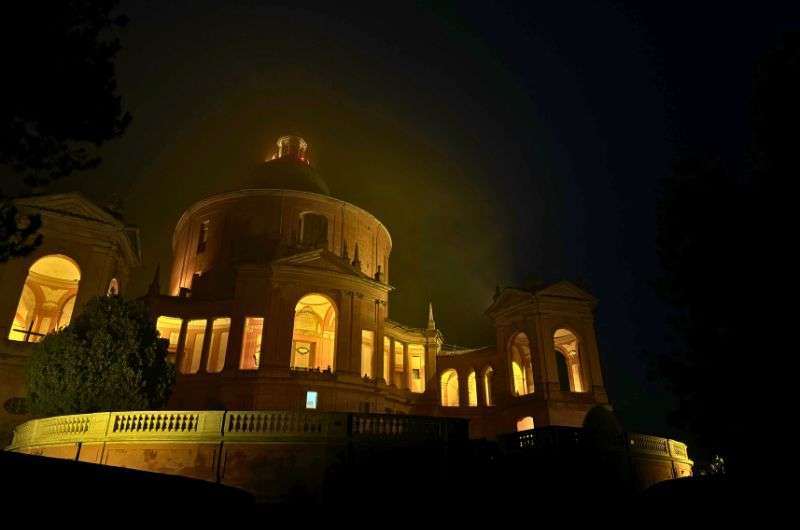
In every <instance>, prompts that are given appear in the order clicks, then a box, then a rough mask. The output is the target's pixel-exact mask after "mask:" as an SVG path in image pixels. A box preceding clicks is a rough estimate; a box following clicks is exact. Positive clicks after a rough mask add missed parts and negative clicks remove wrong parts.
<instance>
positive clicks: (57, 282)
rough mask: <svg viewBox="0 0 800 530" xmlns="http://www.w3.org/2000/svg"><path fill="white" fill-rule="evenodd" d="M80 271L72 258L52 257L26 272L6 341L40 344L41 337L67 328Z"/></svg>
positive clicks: (40, 261) (43, 259) (37, 262)
mask: <svg viewBox="0 0 800 530" xmlns="http://www.w3.org/2000/svg"><path fill="white" fill-rule="evenodd" d="M80 279H81V271H80V268H79V267H78V264H77V263H76V262H75V260H73V259H72V258H69V257H67V256H64V255H61V254H51V255H49V256H44V257H42V258H39V259H38V260H36V262H35V263H34V264H33V265H31V267H30V268H29V269H28V276H27V278H25V283H24V285H23V287H22V294H21V295H20V297H19V303H18V304H17V311H16V313H15V314H14V320H13V321H12V323H11V330H10V331H9V333H8V339H9V340H15V341H22V342H39V341H40V340H41V339H42V337H43V336H45V335H47V334H48V333H50V332H51V331H54V330H56V329H58V328H62V327H64V326H66V325H67V324H69V322H70V320H71V319H72V312H73V310H74V308H75V297H76V296H77V294H78V284H79V283H80Z"/></svg>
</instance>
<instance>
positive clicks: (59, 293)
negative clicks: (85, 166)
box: [0, 193, 140, 443]
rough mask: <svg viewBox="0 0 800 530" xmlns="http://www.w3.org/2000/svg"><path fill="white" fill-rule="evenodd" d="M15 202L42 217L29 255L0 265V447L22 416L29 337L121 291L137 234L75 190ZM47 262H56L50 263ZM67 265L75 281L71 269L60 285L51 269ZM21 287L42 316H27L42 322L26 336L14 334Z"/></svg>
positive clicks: (133, 263) (31, 325)
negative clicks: (36, 296) (35, 293)
mask: <svg viewBox="0 0 800 530" xmlns="http://www.w3.org/2000/svg"><path fill="white" fill-rule="evenodd" d="M15 204H17V206H18V208H19V210H20V212H22V213H40V214H41V217H42V227H41V230H40V232H41V234H42V235H43V236H44V237H43V242H42V245H41V246H40V247H39V248H37V249H36V250H35V251H34V252H33V253H31V254H30V255H28V256H25V257H20V258H14V259H12V260H10V261H8V262H6V263H3V264H0V443H7V442H8V440H9V439H10V434H11V429H12V428H13V426H14V425H15V424H17V423H20V422H21V421H24V419H25V418H26V417H25V416H23V415H18V414H15V413H13V412H12V411H13V410H14V408H15V407H14V402H15V401H16V402H17V403H18V402H19V400H18V398H21V397H23V396H25V395H26V394H27V391H26V389H25V365H26V363H27V360H28V357H29V355H30V347H31V346H32V344H31V342H33V341H35V340H39V339H40V337H41V335H36V334H33V333H29V332H36V333H38V332H40V331H41V332H45V333H46V332H48V331H52V330H53V329H56V328H57V327H58V326H59V324H61V325H63V324H65V323H66V319H65V318H64V317H65V315H66V314H67V313H71V314H77V312H79V311H80V309H81V307H82V306H83V305H84V304H85V303H86V301H87V300H88V299H89V298H91V297H93V296H98V295H105V294H107V293H108V291H109V288H110V286H111V285H112V284H113V285H115V287H116V288H117V289H118V290H119V291H121V292H122V293H125V292H126V290H127V287H128V279H129V277H130V271H131V269H132V268H134V267H138V266H139V264H140V255H139V239H138V232H137V231H136V230H135V229H132V228H130V227H127V226H126V225H125V224H124V223H122V222H121V221H120V220H119V219H118V218H117V217H115V216H113V215H111V214H110V213H109V212H108V211H106V210H104V209H102V208H100V207H99V206H97V205H96V204H94V203H92V202H91V201H89V200H88V199H86V198H85V197H83V196H82V195H80V194H78V193H64V194H55V195H46V196H39V197H31V198H22V199H17V200H16V201H15ZM47 257H56V258H55V259H52V260H49V262H48V260H47V259H46V258H47ZM42 258H45V259H44V260H43V259H42ZM67 262H68V263H70V264H71V266H74V267H75V268H76V269H77V272H78V273H79V278H80V281H79V282H72V281H66V280H72V279H74V276H75V272H76V271H71V272H70V273H69V274H67V278H66V280H65V279H64V278H59V273H58V271H56V270H55V269H56V268H57V267H55V268H54V267H53V266H51V265H53V263H56V264H58V263H67ZM37 263H38V264H44V265H45V266H44V268H43V269H41V270H38V273H37V271H31V269H32V267H34V264H37ZM114 280H116V281H114ZM26 282H27V283H28V284H29V285H30V284H31V282H33V283H35V284H36V285H34V288H38V289H40V290H41V291H42V302H43V304H42V307H41V308H40V309H41V311H34V313H33V315H31V316H34V315H35V316H36V318H37V319H39V320H40V321H39V322H31V321H28V320H26V321H25V323H26V324H27V325H28V327H27V328H26V329H25V331H21V332H13V331H12V330H13V329H22V328H20V327H19V326H15V324H17V325H19V324H21V319H20V318H18V317H17V313H18V309H19V308H20V295H21V294H22V293H23V289H24V286H25V285H26ZM73 294H74V295H75V296H74V297H73ZM23 298H24V297H23ZM68 298H69V299H68ZM54 301H56V302H59V303H52V302H54ZM33 305H36V304H33ZM23 313H26V311H25V310H24V308H23ZM45 318H47V319H49V322H44V321H43V320H44V319H45ZM59 320H60V322H58V321H59ZM10 339H12V340H10ZM9 409H11V410H9Z"/></svg>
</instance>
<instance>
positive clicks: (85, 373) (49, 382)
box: [28, 296, 175, 415]
mask: <svg viewBox="0 0 800 530" xmlns="http://www.w3.org/2000/svg"><path fill="white" fill-rule="evenodd" d="M166 348H167V344H166V341H164V340H163V339H159V338H158V332H157V331H156V328H155V323H154V321H153V319H152V318H151V317H150V315H149V313H148V312H147V309H146V307H145V306H144V304H143V303H142V302H140V301H126V300H124V299H122V298H121V297H118V296H102V297H96V298H93V299H92V300H90V301H89V302H88V303H87V304H86V306H85V308H84V310H83V312H82V313H81V314H80V315H78V316H77V317H76V318H73V321H72V323H70V325H68V326H67V327H65V328H63V329H61V330H59V331H57V332H55V333H51V334H49V335H47V336H45V337H44V339H43V340H42V341H41V342H39V343H38V344H36V346H35V347H34V349H33V353H32V355H31V359H30V363H29V365H28V389H29V400H28V405H29V407H30V409H31V412H33V413H34V414H40V415H58V414H73V413H85V412H97V411H108V410H111V411H113V410H149V409H153V408H160V407H162V406H163V405H164V404H165V403H166V401H167V399H168V397H169V393H170V390H171V387H172V383H173V382H174V379H175V370H174V366H173V365H172V364H170V363H168V362H167V360H166V354H167V351H166Z"/></svg>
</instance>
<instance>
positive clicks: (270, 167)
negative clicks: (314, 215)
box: [246, 136, 330, 195]
mask: <svg viewBox="0 0 800 530" xmlns="http://www.w3.org/2000/svg"><path fill="white" fill-rule="evenodd" d="M307 153H308V144H307V143H306V142H305V140H303V139H302V138H300V137H299V136H283V137H281V138H279V139H278V141H277V142H276V149H275V153H274V154H273V156H272V159H270V160H267V161H266V162H263V163H261V164H259V165H258V166H256V167H255V168H254V169H253V171H252V173H251V174H250V178H249V179H248V180H247V182H246V184H247V186H248V187H253V188H266V189H280V190H297V191H310V192H312V193H320V194H322V195H330V189H329V188H328V185H327V184H326V183H325V181H324V180H322V178H321V177H320V176H319V174H318V173H317V171H316V170H315V169H314V168H313V167H312V166H311V164H309V162H308V158H307V156H306V155H307Z"/></svg>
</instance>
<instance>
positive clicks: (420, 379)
mask: <svg viewBox="0 0 800 530" xmlns="http://www.w3.org/2000/svg"><path fill="white" fill-rule="evenodd" d="M408 358H409V363H410V365H411V366H410V368H411V385H410V386H411V391H412V392H417V393H423V392H425V346H424V345H422V344H409V345H408Z"/></svg>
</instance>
